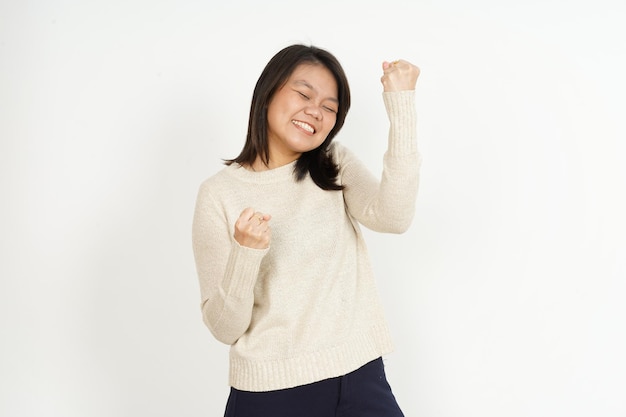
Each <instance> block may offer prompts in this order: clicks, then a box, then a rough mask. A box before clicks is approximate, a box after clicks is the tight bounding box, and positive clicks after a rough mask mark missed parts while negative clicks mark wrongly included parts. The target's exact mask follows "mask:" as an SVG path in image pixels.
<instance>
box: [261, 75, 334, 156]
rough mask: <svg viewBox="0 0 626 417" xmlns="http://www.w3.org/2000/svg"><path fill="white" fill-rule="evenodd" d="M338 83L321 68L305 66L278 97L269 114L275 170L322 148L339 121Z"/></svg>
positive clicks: (273, 98)
mask: <svg viewBox="0 0 626 417" xmlns="http://www.w3.org/2000/svg"><path fill="white" fill-rule="evenodd" d="M338 106H339V100H338V98H337V82H336V81H335V77H333V75H332V73H331V72H330V71H329V70H328V69H327V68H326V67H325V66H323V65H320V64H301V65H299V66H298V67H296V69H295V70H294V71H293V73H292V74H291V76H290V77H289V78H288V79H287V82H286V83H285V84H284V85H283V86H282V87H281V88H280V89H279V90H278V91H276V93H274V97H272V99H271V101H270V104H269V107H268V110H267V125H268V129H267V130H268V132H267V137H268V146H269V157H270V165H271V166H274V167H276V166H281V165H285V164H288V163H290V162H292V161H294V160H296V159H298V158H299V157H300V155H301V154H302V153H303V152H307V151H311V150H313V149H315V148H317V147H318V146H320V145H321V144H322V143H323V142H324V140H325V139H326V137H327V136H328V134H329V133H330V131H331V130H332V128H333V127H334V126H335V121H336V120H337V110H338Z"/></svg>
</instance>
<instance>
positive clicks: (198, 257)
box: [192, 181, 268, 344]
mask: <svg viewBox="0 0 626 417" xmlns="http://www.w3.org/2000/svg"><path fill="white" fill-rule="evenodd" d="M210 188H211V186H210V185H209V183H208V182H206V181H205V182H204V183H203V184H202V185H201V186H200V190H199V192H198V198H197V200H196V208H195V213H194V218H193V226H192V243H193V251H194V257H195V261H196V269H197V272H198V278H199V280H200V293H201V298H202V299H201V308H202V318H203V320H204V323H205V324H206V325H207V327H208V328H209V330H210V331H211V333H212V334H213V335H214V336H215V338H216V339H217V340H219V341H221V342H223V343H226V344H233V343H235V342H236V341H237V339H239V337H241V335H243V334H244V333H245V331H246V330H247V329H248V327H249V325H250V320H251V317H252V307H253V304H254V285H255V283H256V280H257V277H258V274H259V268H260V265H261V260H262V259H263V257H264V256H265V254H266V253H267V251H268V249H264V250H259V249H251V248H247V247H243V246H240V245H239V244H238V243H237V241H236V240H235V239H234V238H233V230H230V229H231V226H230V225H229V222H228V221H227V219H226V215H225V213H224V210H223V209H221V208H220V207H221V206H220V204H219V203H218V202H217V201H216V200H215V199H214V198H213V196H212V195H211V189H210Z"/></svg>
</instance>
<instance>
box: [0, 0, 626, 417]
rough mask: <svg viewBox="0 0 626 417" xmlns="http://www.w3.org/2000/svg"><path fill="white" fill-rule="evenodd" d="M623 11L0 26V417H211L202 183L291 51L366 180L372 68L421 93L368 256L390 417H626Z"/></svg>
mask: <svg viewBox="0 0 626 417" xmlns="http://www.w3.org/2000/svg"><path fill="white" fill-rule="evenodd" d="M625 7H626V6H625V5H624V3H623V2H622V1H617V0H616V1H610V0H598V1H575V0H574V1H566V0H553V1H550V0H543V1H538V0H529V1H525V2H522V1H512V0H510V1H496V0H493V1H488V0H478V1H471V2H469V1H461V0H454V1H438V2H435V1H419V0H417V1H399V0H385V1H379V2H376V3H375V4H374V5H371V4H368V3H363V2H362V1H352V2H341V1H338V0H334V1H330V0H318V1H313V2H294V1H284V2H279V1H274V2H272V1H259V2H256V1H248V2H243V1H228V2H224V4H216V3H215V2H211V1H209V0H206V1H174V0H162V1H158V0H157V1H155V0H150V1H149V0H125V1H121V0H120V1H111V0H108V1H99V2H94V1H78V0H73V1H72V0H68V1H62V0H51V1H39V2H38V1H34V0H31V1H19V2H18V1H10V0H2V1H1V2H0V141H1V142H0V171H1V172H0V174H1V176H0V193H1V194H0V195H1V199H2V200H1V205H0V210H1V216H0V227H1V229H0V230H1V231H0V257H1V259H0V276H1V282H0V326H1V333H0V337H1V343H0V415H2V416H7V417H14V416H63V417H85V416H88V417H100V416H111V417H123V416H133V417H134V416H167V417H174V416H176V417H179V416H190V417H191V416H220V415H222V413H223V408H224V404H225V401H226V396H227V392H228V387H227V382H226V378H227V347H226V346H224V345H221V344H220V343H219V342H217V341H215V340H214V339H212V337H211V336H210V334H209V332H208V330H206V329H205V328H204V325H203V324H202V321H201V317H200V310H199V290H198V286H197V281H196V275H195V268H194V264H193V257H192V252H191V243H190V227H191V216H192V213H193V206H194V202H195V197H196V191H197V188H198V185H199V184H200V182H201V181H202V180H203V179H204V178H206V177H208V176H209V175H211V174H213V173H214V172H216V171H217V170H218V169H220V167H221V165H220V159H221V158H231V157H234V156H236V155H237V153H238V152H239V150H240V149H241V146H242V145H243V140H244V136H245V131H246V124H247V115H248V111H249V101H250V97H251V94H252V89H253V87H254V83H255V82H256V79H257V77H258V75H259V74H260V72H261V70H262V68H263V66H264V65H265V63H266V62H267V60H268V59H269V58H270V57H271V56H272V55H273V54H274V53H275V52H277V51H278V50H279V49H281V48H282V47H284V46H287V45H289V44H291V43H294V42H303V43H306V44H314V45H317V46H321V47H324V48H327V49H329V50H330V51H331V52H333V53H334V54H335V55H336V56H337V57H338V58H339V59H340V61H341V62H342V63H343V65H344V67H345V70H346V72H347V74H348V77H349V79H350V81H351V87H352V90H353V100H354V105H353V108H352V110H351V112H350V114H349V115H348V119H347V122H346V126H345V128H344V130H343V131H342V132H341V133H340V136H339V137H338V140H340V141H342V142H343V143H344V144H346V145H347V146H349V147H351V148H352V149H353V150H354V151H355V152H356V153H357V154H358V155H359V156H360V157H361V158H362V159H363V160H365V161H366V162H367V163H368V164H369V165H370V166H371V167H372V170H373V171H375V172H380V168H381V165H382V163H381V159H382V153H383V152H384V150H385V144H386V131H387V120H386V116H385V113H384V109H383V106H382V102H381V98H380V92H381V86H380V82H379V77H380V72H381V71H380V63H381V61H382V60H385V59H389V60H391V59H396V58H405V59H407V60H410V61H412V62H414V63H416V64H417V65H419V66H420V67H421V68H422V75H421V77H420V80H419V82H418V89H417V105H418V111H419V120H420V121H419V133H420V148H421V151H422V153H423V158H424V165H423V169H422V182H421V189H420V195H419V200H418V205H417V213H416V220H415V222H414V224H413V226H412V228H411V229H410V231H409V232H407V233H406V234H404V235H401V236H387V235H378V234H374V233H367V237H368V242H369V245H370V249H371V254H372V261H373V263H374V267H375V270H376V273H377V277H378V281H379V287H380V292H381V295H382V297H383V302H384V304H385V307H386V311H387V316H388V319H389V322H390V324H391V327H392V332H393V336H394V341H395V345H396V351H395V352H394V353H393V354H392V355H390V356H389V357H388V358H387V360H386V364H387V369H388V376H389V379H390V382H391V384H392V386H393V388H394V391H395V393H396V397H397V398H398V401H399V403H400V404H401V406H402V407H403V409H404V411H405V414H406V415H407V417H411V416H428V417H470V416H480V417H491V416H493V417H496V416H498V417H500V416H507V417H518V416H519V417H521V416H532V417H543V416H545V417H560V416H567V417H582V416H594V417H595V416H602V417H624V416H626V355H625V354H624V352H626V303H625V302H624V300H625V299H626V261H625V259H626V242H625V236H626V222H625V220H624V214H623V213H625V212H626V203H625V202H624V190H625V189H626V168H625V167H624V166H625V165H624V163H623V159H624V155H625V154H626V145H625V137H626V135H625V129H624V114H625V113H626V106H625V99H624V98H625V97H626V88H625V86H626V83H625V81H624V73H626V64H625V63H624V57H625V56H626V48H625V46H624V45H625V43H624V39H626V31H625V30H624V21H626V12H625Z"/></svg>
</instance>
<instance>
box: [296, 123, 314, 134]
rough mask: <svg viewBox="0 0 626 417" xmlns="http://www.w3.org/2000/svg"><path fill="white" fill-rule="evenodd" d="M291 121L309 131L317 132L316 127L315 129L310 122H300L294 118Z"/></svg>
mask: <svg viewBox="0 0 626 417" xmlns="http://www.w3.org/2000/svg"><path fill="white" fill-rule="evenodd" d="M291 123H293V124H294V125H296V126H299V127H301V128H302V129H304V130H306V131H307V132H310V133H315V129H313V126H311V125H310V124H308V123H304V122H299V121H297V120H292V121H291Z"/></svg>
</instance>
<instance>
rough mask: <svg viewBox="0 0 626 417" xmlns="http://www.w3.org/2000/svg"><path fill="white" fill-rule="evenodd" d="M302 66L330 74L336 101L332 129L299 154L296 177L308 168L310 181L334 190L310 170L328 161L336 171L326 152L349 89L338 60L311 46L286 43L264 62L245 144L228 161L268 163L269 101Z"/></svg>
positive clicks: (345, 106)
mask: <svg viewBox="0 0 626 417" xmlns="http://www.w3.org/2000/svg"><path fill="white" fill-rule="evenodd" d="M305 66H308V67H312V68H315V67H317V68H320V67H321V68H323V69H324V70H325V71H326V72H327V73H330V75H331V76H332V78H333V79H334V81H335V84H336V97H335V98H336V103H335V106H334V108H333V111H334V119H335V121H334V125H333V126H332V129H330V131H329V132H328V135H327V136H326V137H325V138H324V140H323V142H322V143H321V145H320V146H319V147H317V148H316V149H313V150H311V151H308V152H305V153H303V154H302V156H301V157H300V158H299V161H298V164H297V168H296V171H297V177H298V179H302V178H303V177H304V175H305V174H306V171H309V172H310V174H311V176H312V177H313V180H314V181H315V182H316V183H317V184H318V185H320V187H322V188H324V189H336V187H334V186H332V185H330V186H329V187H330V188H328V187H327V186H326V185H322V184H320V182H321V183H323V184H325V183H326V182H327V181H326V180H325V179H323V178H322V177H325V176H326V174H322V177H319V175H318V174H317V173H314V172H313V171H312V170H315V169H317V168H312V167H313V166H317V167H327V166H328V164H329V162H330V165H332V167H333V169H334V170H335V171H336V166H335V165H334V164H333V163H332V160H329V159H328V158H330V156H329V155H327V152H326V151H327V148H328V145H329V144H330V142H331V141H332V139H333V138H334V137H335V136H336V134H337V133H338V132H339V130H341V128H342V126H343V124H344V121H345V118H346V115H347V113H348V109H349V108H350V88H349V85H348V80H347V78H346V75H345V73H344V71H343V68H342V67H341V64H339V61H338V60H337V59H336V58H335V57H334V56H333V55H332V54H331V53H329V52H327V51H325V50H323V49H320V48H317V47H314V46H305V45H291V46H288V47H286V48H284V49H282V50H281V51H279V52H278V53H277V54H276V55H274V56H273V57H272V59H270V61H269V62H268V63H267V65H266V66H265V69H264V70H263V72H262V73H261V76H260V77H259V79H258V81H257V83H256V86H255V88H254V93H253V96H252V103H251V106H250V119H249V121H248V133H247V136H246V144H245V145H244V149H243V150H242V152H241V154H240V155H239V156H238V157H237V158H236V159H234V160H232V161H229V162H238V163H243V164H249V165H251V164H253V163H254V162H255V160H256V159H257V157H258V158H260V160H261V161H262V162H263V163H264V164H266V165H267V164H268V163H269V162H270V160H269V158H270V154H269V141H268V133H269V128H270V126H269V122H268V110H269V108H270V104H271V103H272V100H273V99H274V98H275V96H276V94H277V93H279V92H280V91H281V89H282V88H283V87H286V83H287V82H288V81H289V80H290V77H291V76H292V75H293V74H294V72H295V71H297V70H299V69H302V68H303V67H305ZM318 72H319V71H318ZM322 169H327V168H322ZM330 175H331V177H332V179H330V183H332V184H334V181H335V178H336V173H335V174H334V175H333V174H332V173H330Z"/></svg>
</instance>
